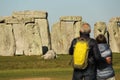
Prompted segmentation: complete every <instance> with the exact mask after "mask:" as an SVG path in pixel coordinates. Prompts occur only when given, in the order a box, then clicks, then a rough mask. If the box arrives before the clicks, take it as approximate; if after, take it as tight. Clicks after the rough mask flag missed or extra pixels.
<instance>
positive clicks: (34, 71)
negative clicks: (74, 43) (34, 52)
mask: <svg viewBox="0 0 120 80" xmlns="http://www.w3.org/2000/svg"><path fill="white" fill-rule="evenodd" d="M70 59H71V56H70V55H58V58H57V59H54V60H43V59H42V58H41V57H40V56H6V57H5V56H0V80H15V79H24V78H51V80H71V77H72V70H73V69H72V66H70V65H69V62H70ZM119 61H120V54H116V53H114V54H113V67H114V69H115V74H116V79H117V80H120V62H119ZM31 80H32V79H31ZM38 80H39V79H38Z"/></svg>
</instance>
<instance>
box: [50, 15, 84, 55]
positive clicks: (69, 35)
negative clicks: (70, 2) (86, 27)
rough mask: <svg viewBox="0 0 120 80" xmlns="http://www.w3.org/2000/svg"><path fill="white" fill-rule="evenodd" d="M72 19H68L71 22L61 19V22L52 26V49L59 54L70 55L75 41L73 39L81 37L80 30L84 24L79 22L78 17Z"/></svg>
mask: <svg viewBox="0 0 120 80" xmlns="http://www.w3.org/2000/svg"><path fill="white" fill-rule="evenodd" d="M71 17H72V19H71V20H70V18H68V19H69V20H68V19H66V20H63V19H60V20H61V21H60V22H58V23H56V24H54V25H53V26H52V31H51V41H52V49H53V50H54V51H55V52H56V53H57V54H68V50H69V47H70V44H71V41H72V40H73V38H75V37H78V36H79V30H80V26H81V23H82V22H81V20H79V19H78V21H77V19H76V18H77V16H75V17H74V16H71ZM79 18H80V17H79Z"/></svg>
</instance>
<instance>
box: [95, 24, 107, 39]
mask: <svg viewBox="0 0 120 80" xmlns="http://www.w3.org/2000/svg"><path fill="white" fill-rule="evenodd" d="M106 31H107V26H106V23H105V22H96V23H95V24H94V38H96V37H97V36H98V35H99V34H103V35H105V34H107V32H106Z"/></svg>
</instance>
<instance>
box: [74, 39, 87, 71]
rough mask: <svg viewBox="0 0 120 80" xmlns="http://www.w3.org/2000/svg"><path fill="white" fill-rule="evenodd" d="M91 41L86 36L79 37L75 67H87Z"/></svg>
mask: <svg viewBox="0 0 120 80" xmlns="http://www.w3.org/2000/svg"><path fill="white" fill-rule="evenodd" d="M88 43H89V41H87V40H86V39H84V38H78V40H77V42H76V44H75V45H74V53H73V67H74V68H78V69H85V68H86V67H87V65H88V53H89V44H88Z"/></svg>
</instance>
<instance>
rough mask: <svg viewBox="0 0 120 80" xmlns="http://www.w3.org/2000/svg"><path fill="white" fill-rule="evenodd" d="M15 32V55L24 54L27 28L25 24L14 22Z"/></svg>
mask: <svg viewBox="0 0 120 80" xmlns="http://www.w3.org/2000/svg"><path fill="white" fill-rule="evenodd" d="M13 32H14V37H15V44H16V52H15V55H23V54H24V46H25V45H24V33H25V28H24V24H21V23H18V24H13Z"/></svg>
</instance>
